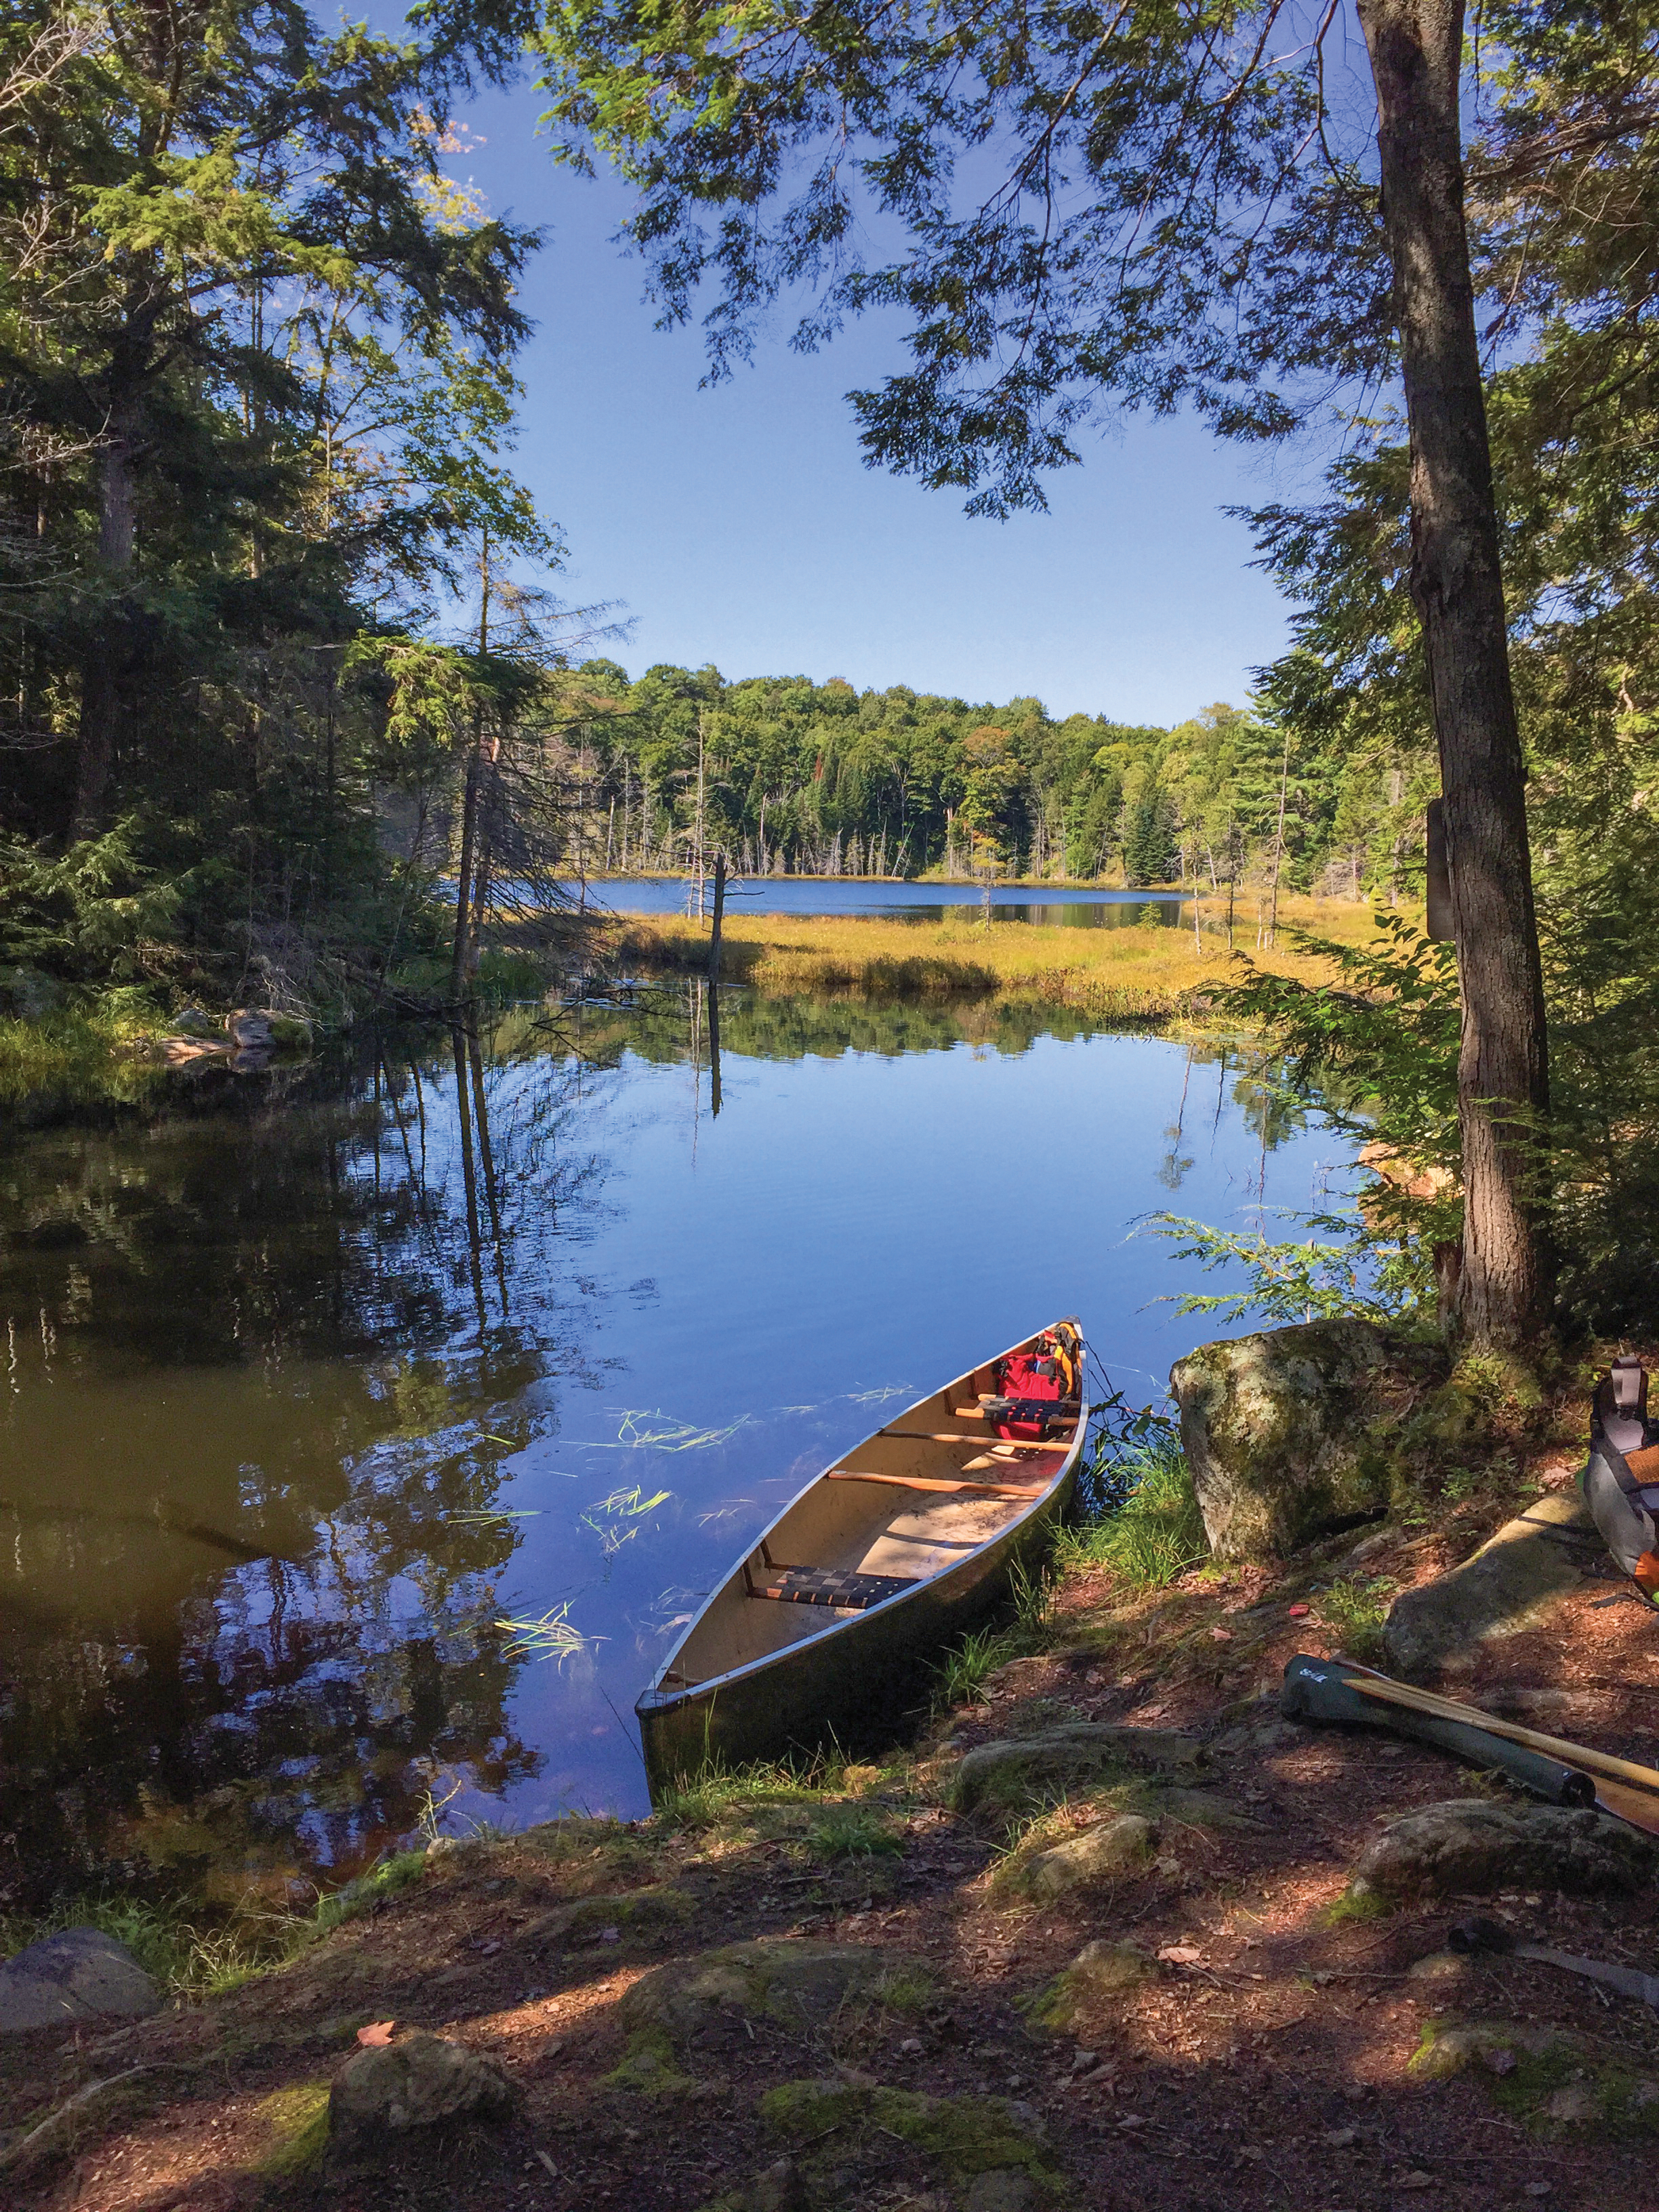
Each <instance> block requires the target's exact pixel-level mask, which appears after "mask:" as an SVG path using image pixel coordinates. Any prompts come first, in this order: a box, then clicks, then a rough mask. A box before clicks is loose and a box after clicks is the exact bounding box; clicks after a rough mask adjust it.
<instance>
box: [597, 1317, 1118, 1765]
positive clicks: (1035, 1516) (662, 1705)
mask: <svg viewBox="0 0 1659 2212" xmlns="http://www.w3.org/2000/svg"><path fill="white" fill-rule="evenodd" d="M1061 1319H1062V1320H1064V1321H1067V1322H1071V1323H1072V1325H1073V1327H1077V1328H1079V1341H1080V1342H1081V1340H1082V1332H1081V1328H1080V1326H1079V1324H1078V1323H1077V1322H1076V1319H1075V1316H1071V1315H1065V1316H1061ZM1057 1325H1058V1324H1057V1323H1055V1322H1049V1323H1048V1324H1047V1325H1046V1326H1047V1327H1048V1328H1054V1327H1056V1326H1057ZM1042 1334H1043V1331H1042V1329H1036V1330H1033V1331H1032V1332H1031V1334H1030V1335H1029V1336H1025V1337H1022V1338H1021V1339H1019V1340H1018V1342H1017V1343H1015V1344H1013V1345H1011V1346H1008V1348H1007V1350H1006V1351H1005V1352H1000V1353H998V1354H996V1355H994V1357H995V1358H997V1359H1006V1358H1009V1357H1010V1356H1011V1355H1012V1354H1013V1353H1014V1352H1020V1351H1023V1350H1024V1349H1025V1348H1026V1346H1029V1345H1030V1344H1033V1343H1034V1342H1035V1341H1036V1339H1037V1338H1038V1337H1039V1336H1041V1335H1042ZM989 1364H992V1363H991V1362H988V1361H987V1362H981V1366H983V1365H989ZM978 1371H979V1370H978V1369H973V1370H969V1378H968V1379H971V1376H972V1375H973V1374H974V1373H976V1372H978ZM963 1379H964V1378H963V1377H961V1376H956V1377H952V1378H951V1382H949V1383H945V1384H943V1385H941V1386H940V1388H941V1389H947V1390H948V1389H951V1388H952V1387H953V1386H954V1385H956V1384H958V1383H962V1382H963ZM938 1395H939V1390H930V1391H929V1392H927V1395H925V1396H923V1397H922V1398H920V1399H918V1400H917V1401H916V1403H915V1406H912V1407H910V1408H909V1409H908V1412H907V1413H900V1414H897V1415H896V1416H895V1417H894V1419H893V1420H892V1421H891V1422H889V1423H886V1424H884V1425H883V1426H882V1427H881V1428H879V1429H877V1430H873V1431H871V1433H870V1434H869V1435H868V1436H866V1437H861V1438H860V1440H859V1441H858V1443H854V1444H853V1445H851V1446H849V1447H848V1449H847V1450H846V1451H845V1452H843V1453H842V1455H841V1456H840V1458H839V1459H837V1460H836V1461H834V1462H831V1463H830V1465H829V1466H828V1467H826V1468H822V1469H820V1471H819V1472H818V1473H817V1474H815V1475H814V1476H813V1477H812V1478H811V1480H810V1481H808V1482H806V1483H804V1484H803V1485H802V1486H801V1487H800V1489H799V1490H798V1491H797V1492H795V1494H794V1496H793V1498H789V1499H788V1500H787V1503H786V1504H784V1505H783V1506H782V1507H781V1509H780V1510H779V1511H778V1512H777V1513H776V1514H775V1516H773V1518H772V1520H771V1521H770V1522H769V1523H768V1525H767V1526H766V1528H763V1530H762V1531H761V1532H760V1534H758V1535H757V1537H756V1538H755V1539H754V1541H752V1542H751V1543H750V1545H748V1547H746V1548H745V1550H744V1553H743V1555H742V1557H741V1558H740V1559H738V1561H737V1563H736V1565H734V1566H733V1567H732V1569H731V1570H730V1571H729V1572H728V1573H727V1574H726V1575H725V1576H723V1577H721V1579H720V1582H719V1583H716V1585H715V1586H714V1589H711V1590H710V1592H709V1593H708V1596H707V1597H706V1598H705V1599H704V1601H703V1602H702V1605H701V1606H700V1607H698V1608H697V1611H696V1613H695V1615H694V1616H693V1617H692V1619H691V1620H690V1621H689V1622H688V1623H687V1625H686V1626H685V1627H684V1629H683V1631H682V1632H681V1633H680V1635H679V1637H678V1639H677V1641H676V1643H675V1644H674V1648H673V1650H671V1652H669V1653H668V1655H667V1656H666V1657H665V1659H664V1661H663V1662H662V1664H661V1665H660V1666H659V1668H658V1669H657V1672H656V1673H655V1674H654V1675H653V1678H652V1680H651V1682H650V1684H649V1685H648V1686H647V1688H646V1689H645V1690H643V1691H642V1692H641V1694H640V1696H639V1697H638V1698H637V1699H635V1706H634V1710H635V1715H636V1716H637V1717H638V1718H639V1720H640V1722H641V1727H644V1726H645V1725H646V1724H647V1723H649V1722H652V1721H659V1720H662V1719H665V1717H668V1716H669V1715H671V1714H673V1713H675V1712H676V1711H690V1710H691V1709H692V1708H695V1707H701V1706H703V1705H714V1703H715V1702H717V1701H718V1699H719V1698H720V1694H721V1693H722V1692H726V1691H730V1690H733V1689H737V1688H739V1687H740V1686H744V1685H745V1684H748V1683H751V1682H753V1681H755V1680H757V1679H758V1678H759V1677H761V1676H763V1675H764V1674H767V1673H769V1672H770V1671H771V1670H772V1669H774V1668H778V1667H780V1666H781V1665H785V1664H787V1663H788V1662H791V1661H792V1660H797V1659H799V1658H800V1657H801V1656H803V1655H804V1654H805V1653H806V1652H808V1651H811V1652H814V1653H821V1652H823V1651H826V1650H829V1649H830V1648H831V1647H832V1646H833V1644H835V1642H836V1638H840V1637H842V1636H844V1635H846V1634H847V1633H848V1632H854V1631H860V1630H867V1629H869V1628H870V1627H871V1626H872V1625H879V1624H882V1623H885V1622H889V1621H891V1620H894V1619H895V1618H896V1616H897V1615H898V1614H899V1613H901V1611H902V1608H903V1607H907V1606H920V1605H921V1604H922V1603H923V1602H924V1601H932V1604H933V1607H935V1608H937V1607H939V1603H940V1601H942V1600H943V1601H949V1600H950V1598H951V1594H952V1590H953V1587H954V1586H957V1585H960V1586H961V1589H962V1590H963V1593H964V1594H965V1593H967V1592H969V1591H971V1589H973V1587H974V1586H975V1581H976V1579H977V1573H976V1571H977V1570H979V1569H981V1567H982V1566H983V1564H984V1562H985V1559H986V1558H987V1554H989V1553H993V1552H995V1551H997V1550H999V1549H1001V1550H1008V1549H1011V1548H1012V1547H1013V1546H1014V1545H1015V1544H1016V1543H1017V1542H1018V1540H1019V1539H1020V1538H1021V1536H1022V1535H1024V1534H1026V1533H1028V1532H1029V1531H1030V1528H1031V1527H1032V1526H1033V1524H1034V1523H1036V1522H1038V1521H1040V1520H1041V1519H1042V1518H1043V1517H1045V1516H1047V1515H1048V1514H1049V1513H1051V1512H1052V1511H1053V1510H1054V1508H1055V1506H1056V1504H1057V1503H1058V1502H1060V1499H1061V1498H1062V1496H1063V1495H1064V1493H1066V1492H1067V1490H1068V1489H1069V1486H1070V1485H1071V1483H1072V1480H1073V1477H1074V1476H1075V1474H1076V1471H1077V1463H1078V1461H1079V1458H1080V1457H1081V1455H1082V1451H1083V1445H1084V1442H1085V1437H1086V1436H1087V1434H1088V1426H1089V1413H1090V1407H1089V1401H1088V1397H1087V1394H1086V1392H1084V1391H1083V1390H1081V1389H1079V1402H1078V1410H1077V1412H1076V1414H1075V1415H1074V1417H1073V1419H1074V1426H1073V1431H1072V1436H1071V1439H1070V1442H1069V1443H1067V1444H1066V1445H1065V1446H1064V1447H1063V1450H1064V1456H1063V1457H1062V1458H1061V1459H1060V1463H1059V1465H1058V1466H1057V1467H1056V1468H1054V1471H1053V1473H1052V1474H1048V1475H1047V1478H1046V1480H1044V1482H1043V1484H1042V1487H1041V1488H1040V1489H1036V1490H1034V1491H1032V1492H1031V1493H1030V1502H1029V1503H1028V1504H1026V1505H1025V1506H1024V1509H1023V1510H1021V1511H1019V1512H1018V1513H1016V1514H1015V1515H1013V1516H1012V1518H1011V1519H1010V1520H1008V1521H1007V1522H1005V1523H1004V1524H1003V1525H1002V1526H1001V1527H1000V1528H997V1529H995V1530H994V1531H993V1532H992V1534H990V1535H988V1536H987V1537H986V1538H985V1539H984V1540H983V1541H981V1542H980V1543H978V1544H975V1546H974V1547H972V1548H971V1549H970V1550H969V1551H966V1552H964V1553H963V1555H962V1557H961V1558H960V1559H952V1560H951V1562H950V1563H949V1564H948V1565H945V1566H944V1567H941V1568H939V1570H937V1571H935V1572H934V1573H933V1574H930V1575H925V1576H921V1577H918V1578H917V1579H916V1581H915V1583H913V1584H912V1585H911V1586H910V1587H909V1588H908V1589H901V1590H896V1591H895V1592H894V1593H893V1595H891V1596H890V1597H886V1598H883V1599H881V1600H880V1601H878V1603H877V1604H875V1605H872V1606H867V1607H862V1608H860V1609H859V1610H857V1611H853V1610H850V1609H849V1610H848V1611H847V1612H845V1613H839V1615H838V1617H837V1618H836V1619H834V1620H826V1621H825V1622H824V1623H823V1626H822V1627H817V1628H814V1629H813V1630H812V1631H811V1632H810V1633H809V1634H807V1635H805V1636H802V1637H799V1638H796V1639H795V1641H794V1642H793V1643H791V1644H784V1645H782V1646H781V1647H780V1648H779V1649H778V1650H775V1651H769V1652H763V1653H762V1654H761V1656H759V1657H758V1658H755V1659H750V1660H747V1661H745V1662H744V1663H743V1665H741V1666H739V1667H732V1668H727V1669H726V1672H725V1673H723V1674H709V1675H705V1676H703V1677H702V1679H701V1680H696V1681H688V1680H686V1679H685V1678H684V1676H679V1677H678V1678H677V1677H676V1676H675V1674H674V1662H675V1660H676V1659H677V1658H678V1656H679V1654H680V1653H681V1651H682V1650H684V1648H685V1646H686V1645H687V1644H689V1643H690V1640H691V1638H693V1636H695V1634H696V1631H697V1629H698V1627H699V1626H701V1624H702V1620H704V1618H705V1616H706V1615H707V1614H708V1613H709V1611H710V1610H711V1609H712V1608H713V1607H714V1606H716V1605H718V1604H719V1603H720V1601H721V1599H722V1598H723V1597H724V1596H725V1595H726V1591H727V1590H728V1589H730V1587H731V1585H732V1583H733V1582H734V1581H735V1580H736V1579H737V1577H738V1576H739V1575H740V1574H742V1572H743V1571H744V1568H745V1566H746V1565H748V1562H749V1560H750V1559H751V1558H752V1557H753V1556H754V1555H755V1553H757V1552H760V1551H762V1550H763V1547H765V1545H766V1544H767V1542H768V1541H769V1539H770V1538H771V1537H772V1536H773V1535H775V1534H776V1532H777V1530H778V1529H779V1528H781V1526H782V1524H783V1523H784V1522H786V1521H787V1519H788V1518H789V1516H790V1515H791V1514H792V1513H793V1512H794V1510H796V1508H797V1507H798V1506H799V1504H801V1502H802V1500H803V1499H805V1498H806V1497H808V1496H809V1495H810V1493H811V1492H812V1491H813V1490H815V1489H816V1488H817V1486H818V1485H819V1484H821V1483H824V1482H828V1481H829V1480H830V1479H831V1478H832V1477H834V1478H835V1479H836V1480H845V1481H858V1480H870V1478H869V1477H868V1476H864V1477H860V1474H859V1472H858V1471H857V1470H856V1469H849V1470H848V1472H847V1473H846V1474H840V1473H838V1470H839V1469H840V1468H842V1465H843V1463H844V1462H846V1461H848V1460H850V1459H852V1458H854V1456H855V1455H857V1454H858V1453H859V1452H860V1450H862V1449H864V1448H865V1447H866V1445H868V1444H870V1443H873V1442H875V1441H876V1440H877V1439H878V1438H879V1437H884V1436H885V1435H887V1434H888V1433H889V1432H890V1431H891V1430H893V1429H895V1428H896V1427H897V1426H898V1425H899V1424H900V1423H901V1422H903V1421H905V1420H908V1419H911V1418H912V1417H914V1416H915V1414H916V1412H917V1407H921V1406H925V1405H927V1403H928V1402H929V1401H930V1400H932V1399H933V1398H934V1397H936V1396H938ZM963 1441H964V1442H965V1441H968V1439H966V1438H964V1439H963ZM1047 1449H1050V1450H1054V1449H1060V1447H1056V1446H1048V1447H1047ZM647 1749H648V1747H647ZM648 1764H649V1761H648V1760H647V1765H648Z"/></svg>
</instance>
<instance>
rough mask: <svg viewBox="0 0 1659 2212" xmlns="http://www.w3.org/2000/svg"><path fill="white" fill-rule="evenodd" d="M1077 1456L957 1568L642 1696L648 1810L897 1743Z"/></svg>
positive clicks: (1042, 1526) (1032, 1538) (999, 1589)
mask: <svg viewBox="0 0 1659 2212" xmlns="http://www.w3.org/2000/svg"><path fill="white" fill-rule="evenodd" d="M1081 1455H1082V1437H1081V1435H1079V1438H1078V1440H1077V1442H1076V1443H1074V1445H1073V1449H1072V1451H1071V1453H1070V1455H1069V1456H1068V1458H1067V1460H1066V1466H1065V1468H1064V1471H1063V1472H1062V1474H1061V1475H1060V1478H1059V1480H1057V1481H1056V1482H1055V1483H1054V1486H1053V1487H1052V1488H1051V1489H1049V1490H1048V1491H1047V1492H1044V1493H1043V1495H1042V1498H1041V1499H1040V1500H1039V1501H1038V1503H1037V1504H1036V1506H1035V1507H1034V1508H1033V1510H1031V1511H1030V1513H1028V1514H1025V1515H1024V1516H1021V1518H1020V1519H1019V1520H1018V1521H1017V1522H1015V1523H1014V1524H1013V1525H1012V1527H1011V1528H1008V1529H1007V1531H1006V1534H1003V1535H1001V1536H1000V1537H998V1538H996V1539H994V1541H991V1542H989V1543H987V1544H986V1545H985V1546H983V1547H982V1548H981V1549H980V1550H979V1551H977V1552H975V1553H972V1554H971V1555H970V1556H969V1558H967V1559H963V1561H962V1563H961V1565H958V1566H955V1567H952V1568H951V1569H950V1570H949V1571H947V1572H945V1573H944V1574H941V1575H937V1576H935V1577H933V1578H932V1579H931V1580H929V1581H927V1582H925V1583H918V1584H917V1586H916V1587H915V1589H912V1590H907V1591H906V1592H905V1593H904V1594H903V1595H902V1596H900V1597H896V1598H892V1599H890V1600H889V1601H887V1602H886V1603H885V1604H884V1605H880V1606H877V1607H874V1608H872V1610H871V1611H869V1612H866V1613H856V1614H854V1615H853V1616H851V1617H850V1618H849V1619H848V1620H842V1621H839V1622H837V1624H836V1626H835V1627H834V1628H833V1629H831V1630H829V1631H828V1632H826V1633H824V1634H823V1635H821V1636H817V1637H814V1638H811V1640H810V1641H808V1642H806V1643H805V1644H794V1645H791V1646H789V1647H787V1649H785V1650H781V1651H779V1652H777V1653H775V1654H774V1655H773V1656H771V1657H770V1658H769V1659H765V1660H762V1661H759V1662H756V1663H755V1664H753V1665H751V1666H749V1667H746V1668H741V1669H739V1670H738V1671H737V1672H736V1673H734V1674H726V1675H724V1676H721V1677H720V1678H719V1679H718V1680H714V1681H713V1682H710V1683H708V1684H706V1685H698V1686H696V1687H693V1688H689V1689H684V1690H677V1691H669V1690H663V1689H653V1690H652V1691H649V1692H647V1694H646V1695H645V1696H644V1697H642V1698H641V1699H640V1701H639V1703H638V1705H637V1706H636V1707H635V1711H636V1712H637V1714H638V1717H639V1723H640V1735H641V1744H642V1747H643V1749H644V1753H645V1768H646V1777H647V1782H648V1784H649V1786H650V1790H651V1796H652V1800H653V1802H656V1801H657V1800H658V1799H659V1796H660V1795H661V1794H662V1792H663V1791H664V1790H666V1789H668V1788H670V1787H671V1785H672V1784H674V1783H675V1782H676V1781H677V1780H678V1779H679V1778H683V1777H684V1776H687V1775H691V1774H695V1773H696V1772H697V1771H698V1770H699V1769H700V1768H702V1767H703V1766H704V1765H708V1763H710V1762H711V1761H712V1762H717V1763H719V1764H720V1765H725V1766H728V1767H729V1766H737V1765H747V1764H749V1763H750V1762H751V1761H754V1760H758V1759H785V1758H787V1757H789V1756H791V1755H792V1754H795V1753H806V1754H809V1755H810V1754H811V1753H814V1752H817V1751H820V1750H823V1749H824V1748H826V1747H829V1746H830V1745H831V1744H833V1745H835V1746H836V1747H839V1748H840V1749H842V1751H847V1752H856V1751H860V1750H864V1749H868V1748H874V1747H875V1746H876V1745H877V1744H878V1743H879V1742H881V1741H891V1738H892V1734H893V1731H894V1729H895V1728H896V1725H897V1724H899V1723H902V1721H903V1720H905V1719H906V1718H907V1717H909V1716H911V1715H913V1714H914V1713H915V1711H916V1708H917V1706H918V1705H919V1704H921V1702H922V1701H923V1699H925V1697H926V1694H927V1683H928V1674H929V1670H930V1668H933V1667H934V1666H936V1665H937V1664H938V1662H939V1659H940V1657H941V1656H943V1654H944V1652H945V1650H946V1649H947V1648H948V1646H949V1645H950V1644H952V1643H954V1642H955V1641H956V1640H957V1638H958V1637H961V1636H963V1635H966V1634H968V1633H969V1632H971V1631H972V1630H974V1629H976V1628H980V1627H982V1626H984V1625H985V1623H986V1622H987V1620H990V1619H991V1617H992V1616H993V1615H994V1613H995V1612H996V1610H997V1607H999V1606H1000V1605H1001V1604H1002V1603H1003V1602H1004V1601H1005V1600H1006V1597H1007V1595H1008V1593H1009V1589H1010V1583H1011V1577H1012V1573H1013V1570H1014V1567H1015V1565H1016V1563H1018V1562H1022V1561H1025V1560H1028V1559H1030V1557H1031V1556H1032V1554H1033V1553H1036V1552H1037V1551H1038V1550H1039V1549H1040V1548H1041V1547H1042V1541H1043V1538H1044V1535H1045V1533H1046V1531H1047V1530H1048V1528H1050V1527H1052V1525H1053V1524H1054V1522H1055V1521H1056V1520H1057V1519H1058V1517H1059V1516H1060V1515H1061V1514H1062V1513H1063V1512H1064V1511H1065V1510H1066V1505H1067V1504H1069V1502H1070V1500H1071V1497H1072V1493H1073V1490H1074V1488H1075V1487H1076V1483H1077V1470H1078V1462H1079V1459H1080V1457H1081Z"/></svg>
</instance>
